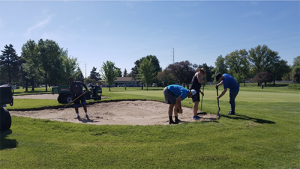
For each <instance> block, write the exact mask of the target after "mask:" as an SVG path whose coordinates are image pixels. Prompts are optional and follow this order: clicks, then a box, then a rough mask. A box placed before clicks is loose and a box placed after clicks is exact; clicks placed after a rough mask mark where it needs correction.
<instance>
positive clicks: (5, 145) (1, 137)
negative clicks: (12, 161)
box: [0, 129, 18, 150]
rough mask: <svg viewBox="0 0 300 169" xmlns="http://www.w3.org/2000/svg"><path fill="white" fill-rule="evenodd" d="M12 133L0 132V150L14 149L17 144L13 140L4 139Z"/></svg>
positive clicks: (8, 131) (7, 131) (9, 131)
mask: <svg viewBox="0 0 300 169" xmlns="http://www.w3.org/2000/svg"><path fill="white" fill-rule="evenodd" d="M11 133H12V131H11V130H10V129H9V130H5V131H0V150H5V149H11V148H16V147H17V144H18V142H17V141H16V140H15V139H12V140H11V139H7V138H6V137H7V136H8V135H10V134H11Z"/></svg>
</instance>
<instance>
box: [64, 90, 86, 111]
mask: <svg viewBox="0 0 300 169" xmlns="http://www.w3.org/2000/svg"><path fill="white" fill-rule="evenodd" d="M87 92H88V90H87V91H85V92H84V93H82V94H81V95H80V96H78V97H77V98H76V99H74V100H72V101H71V102H69V103H68V104H67V105H66V106H65V107H64V108H66V107H67V106H69V105H70V104H71V103H73V102H74V101H75V100H77V99H78V98H79V97H81V96H82V95H84V94H86V93H87Z"/></svg>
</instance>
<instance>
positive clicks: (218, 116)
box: [217, 87, 221, 119]
mask: <svg viewBox="0 0 300 169" xmlns="http://www.w3.org/2000/svg"><path fill="white" fill-rule="evenodd" d="M217 96H219V94H218V87H217ZM217 100H218V108H219V109H218V113H217V118H218V119H220V110H221V108H220V106H219V99H217Z"/></svg>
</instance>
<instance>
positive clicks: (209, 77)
mask: <svg viewBox="0 0 300 169" xmlns="http://www.w3.org/2000/svg"><path fill="white" fill-rule="evenodd" d="M198 68H204V69H205V71H206V78H205V80H206V81H207V82H213V81H214V78H213V75H214V73H215V72H214V71H213V70H214V67H213V66H208V65H207V64H206V63H203V64H202V65H199V66H198Z"/></svg>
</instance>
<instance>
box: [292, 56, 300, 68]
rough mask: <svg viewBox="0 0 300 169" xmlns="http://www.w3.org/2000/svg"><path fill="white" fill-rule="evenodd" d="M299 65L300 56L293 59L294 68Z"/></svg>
mask: <svg viewBox="0 0 300 169" xmlns="http://www.w3.org/2000/svg"><path fill="white" fill-rule="evenodd" d="M297 66H300V56H297V57H295V58H294V61H293V68H294V67H297Z"/></svg>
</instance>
